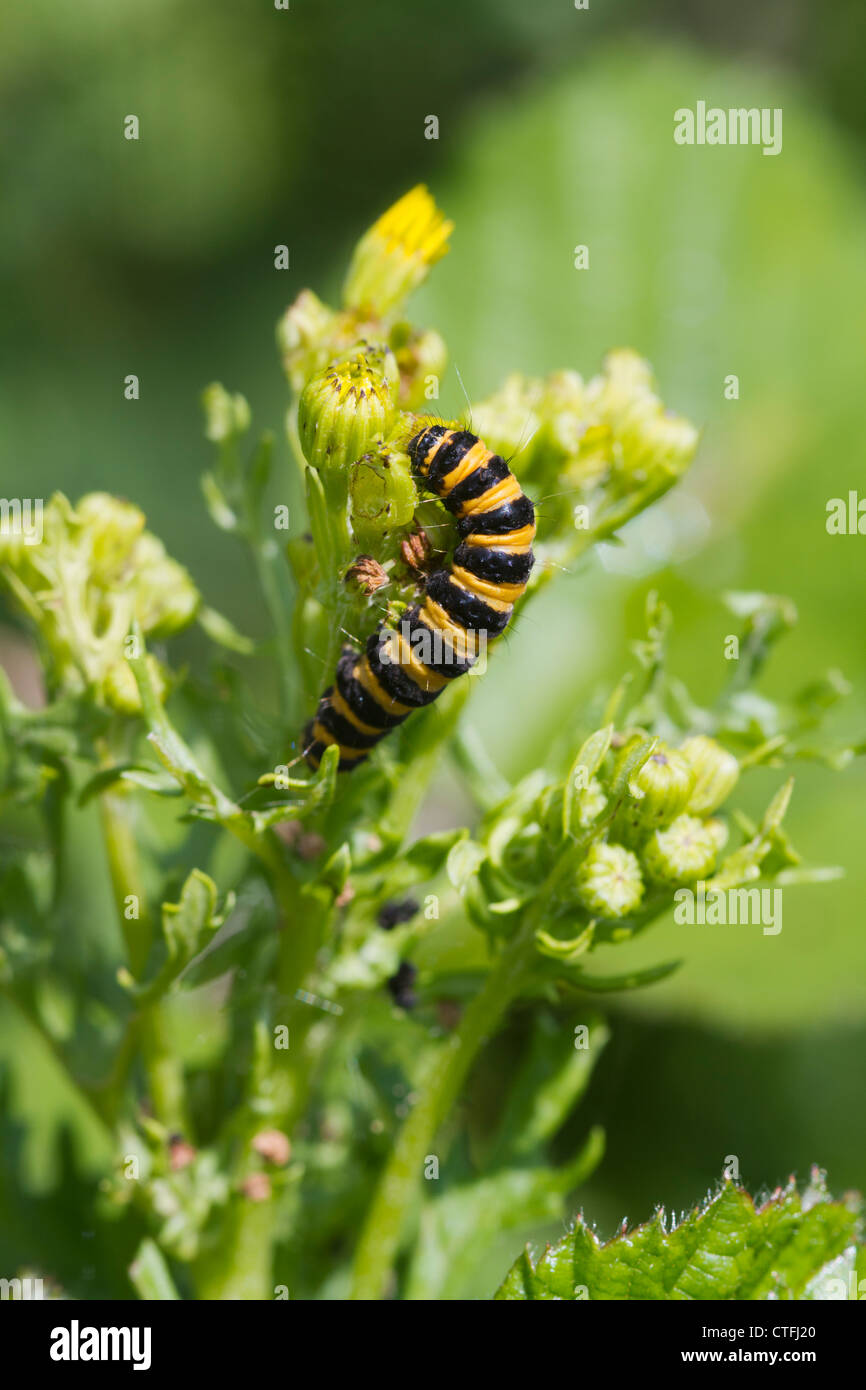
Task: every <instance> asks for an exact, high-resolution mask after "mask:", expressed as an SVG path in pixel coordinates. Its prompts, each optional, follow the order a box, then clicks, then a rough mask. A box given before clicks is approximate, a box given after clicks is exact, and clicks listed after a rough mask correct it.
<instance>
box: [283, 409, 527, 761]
mask: <svg viewBox="0 0 866 1390" xmlns="http://www.w3.org/2000/svg"><path fill="white" fill-rule="evenodd" d="M408 453H409V458H410V460H411V462H412V467H413V469H414V471H415V474H416V476H417V478H418V481H419V483H420V484H421V485H422V486H423V487H425V488H426V489H427V490H428V491H429V492H432V493H435V495H436V496H437V497H438V498H439V499H440V500H441V501H442V502H443V503H444V504H445V506H446V507H447V508H448V510H449V512H451V513H452V515H453V516H454V517H456V518H457V531H458V534H459V536H460V544H459V545H458V546H457V548H456V550H455V551H454V555H453V556H452V559H451V561H450V564H449V565H448V567H447V568H446V569H440V570H436V572H435V573H433V574H431V575H430V576H429V578H428V580H427V585H426V593H425V596H424V599H423V602H421V603H418V604H415V605H414V606H413V607H411V608H409V609H408V610H407V612H406V613H405V614H404V615H403V618H402V621H401V623H400V628H399V630H396V629H394V628H389V627H385V626H384V625H382V626H380V627H378V628H377V629H376V631H375V632H374V633H373V634H372V635H371V636H370V637H369V638H368V640H367V644H366V647H365V650H364V651H363V652H361V653H359V652H356V651H355V650H354V649H353V648H351V647H346V648H345V649H344V651H343V655H342V656H341V658H340V660H339V662H338V664H337V672H336V676H335V678H334V683H333V685H330V686H328V689H327V690H326V691H325V692H324V694H323V695H322V698H321V699H320V701H319V704H318V708H317V710H316V713H315V715H314V717H313V718H312V719H311V720H310V722H309V724H308V725H307V727H306V729H305V731H304V756H305V758H306V760H307V762H308V763H309V765H310V766H311V767H312V768H317V767H318V766H319V762H320V760H321V758H322V755H323V753H324V751H325V749H326V748H327V747H328V746H329V745H331V744H336V745H337V746H338V748H339V750H340V761H339V770H340V771H341V772H350V771H351V770H352V769H353V768H355V767H358V765H359V764H360V763H362V762H364V761H365V759H366V758H367V757H368V756H369V753H370V750H371V749H373V748H375V746H376V744H377V743H378V742H379V740H380V739H382V738H384V737H385V735H386V734H387V733H389V732H390V730H391V729H394V728H396V726H397V725H398V724H402V722H403V720H404V719H407V718H408V717H409V715H410V714H411V713H412V712H413V710H416V709H421V708H423V707H424V706H425V705H429V704H431V703H432V702H433V701H434V700H435V699H436V698H437V696H439V695H441V694H442V691H443V690H445V689H447V687H448V685H449V684H450V682H451V681H452V680H455V679H456V678H457V677H458V676H462V675H465V673H466V672H467V671H468V670H470V668H471V667H472V666H473V665H474V664H475V662H476V661H477V659H478V655H479V653H480V651H481V650H483V648H484V647H485V646H486V643H487V642H488V641H493V640H494V639H495V638H497V637H499V636H500V635H501V634H502V633H503V632H504V631H505V628H506V627H507V626H508V622H509V619H510V618H511V615H512V612H513V611H514V605H515V603H516V602H517V600H518V599H519V598H520V595H521V594H522V593H523V591H524V589H525V588H526V585H527V582H528V580H529V575H530V571H531V570H532V566H533V563H534V556H533V554H532V542H533V540H534V538H535V508H534V506H533V505H532V502H531V501H530V499H529V498H528V497H527V496H526V494H525V493H524V492H523V490H522V489H521V487H520V484H519V483H518V481H517V479H516V478H515V476H514V474H513V473H512V472H511V469H510V468H509V467H508V464H507V463H506V462H505V460H504V459H503V458H501V457H500V456H499V454H494V453H491V451H490V450H489V449H488V448H487V446H486V444H485V443H484V442H483V440H481V439H479V438H478V436H477V435H475V434H471V433H470V432H469V430H460V429H456V430H455V429H450V428H448V427H447V426H445V425H430V426H428V427H427V428H425V429H423V430H421V432H420V433H419V434H416V435H415V436H414V438H413V439H412V440H411V441H410V443H409V445H408Z"/></svg>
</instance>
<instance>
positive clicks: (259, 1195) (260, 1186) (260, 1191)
mask: <svg viewBox="0 0 866 1390" xmlns="http://www.w3.org/2000/svg"><path fill="white" fill-rule="evenodd" d="M271 1191H272V1188H271V1180H270V1178H269V1177H268V1175H267V1173H250V1175H249V1177H247V1178H244V1180H243V1182H242V1183H241V1192H242V1193H243V1194H244V1196H245V1197H246V1198H248V1200H249V1201H250V1202H267V1201H268V1200H269V1199H270V1195H271Z"/></svg>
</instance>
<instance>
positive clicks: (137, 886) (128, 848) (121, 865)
mask: <svg viewBox="0 0 866 1390" xmlns="http://www.w3.org/2000/svg"><path fill="white" fill-rule="evenodd" d="M99 806H100V816H101V819H102V832H103V839H104V842H105V853H106V858H107V860H108V869H109V873H110V876H111V886H112V890H113V893H114V900H115V903H116V906H117V912H118V917H119V920H120V925H121V930H122V932H123V937H124V940H125V942H126V949H127V954H128V957H129V968H130V970H131V972H132V974H133V975H134V976H135V977H136V978H137V979H138V978H140V976H141V974H142V971H143V970H144V967H145V965H146V964H147V957H148V953H149V951H150V946H151V941H152V937H153V925H152V919H151V915H150V912H149V910H148V906H147V898H146V895H145V892H144V885H143V881H142V877H141V866H140V864H139V858H138V847H137V845H136V842H135V836H134V834H133V832H132V827H131V826H130V824H129V820H128V818H127V816H126V815H125V814H124V812H125V810H126V807H125V806H122V805H121V800H120V798H119V797H117V796H114V795H112V794H111V793H110V792H106V793H104V794H103V795H102V796H101V797H100V802H99ZM131 898H135V899H137V902H138V916H137V918H136V917H128V916H127V906H128V903H129V900H130V899H131ZM131 1033H132V1036H133V1037H135V1036H137V1037H138V1038H139V1039H140V1042H141V1049H142V1055H143V1059H144V1065H145V1070H146V1072H147V1078H148V1088H149V1092H150V1098H151V1101H152V1104H153V1110H154V1114H155V1115H156V1117H157V1118H158V1119H159V1120H161V1121H162V1123H163V1124H164V1125H165V1126H166V1127H167V1128H168V1129H170V1130H177V1131H180V1132H181V1133H186V1134H188V1133H189V1132H190V1131H189V1117H188V1115H187V1110H186V1100H185V1094H184V1085H183V1069H182V1066H181V1064H180V1062H179V1060H178V1058H177V1057H176V1056H175V1055H174V1053H173V1051H172V1048H171V1044H170V1041H169V1039H168V1037H167V1035H166V1028H165V1019H164V1015H163V1012H162V1010H161V1007H160V1005H159V1004H153V1005H149V1006H148V1007H146V1008H144V1009H142V1011H141V1013H140V1014H138V1015H137V1017H136V1018H135V1019H134V1020H133V1022H132V1024H131ZM123 1053H124V1056H125V1057H130V1056H131V1049H130V1046H129V1039H125V1040H124V1046H123ZM121 1079H122V1078H121ZM109 1100H110V1102H111V1104H112V1105H114V1104H116V1102H117V1091H116V1088H115V1087H112V1094H110V1096H109Z"/></svg>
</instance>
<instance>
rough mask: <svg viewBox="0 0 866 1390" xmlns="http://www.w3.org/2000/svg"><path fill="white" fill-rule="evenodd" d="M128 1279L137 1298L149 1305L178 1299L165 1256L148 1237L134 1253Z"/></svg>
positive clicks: (178, 1295)
mask: <svg viewBox="0 0 866 1390" xmlns="http://www.w3.org/2000/svg"><path fill="white" fill-rule="evenodd" d="M129 1278H130V1282H131V1283H132V1284H133V1286H134V1288H135V1289H136V1291H137V1293H138V1296H139V1298H143V1299H146V1300H147V1301H148V1302H149V1303H153V1302H156V1301H158V1300H159V1301H163V1300H171V1299H179V1298H180V1294H179V1293H178V1291H177V1289H176V1288H175V1286H174V1280H173V1279H172V1277H171V1274H170V1272H169V1268H168V1264H167V1263H166V1260H165V1256H164V1255H163V1253H162V1251H161V1250H160V1248H159V1246H158V1245H157V1244H156V1241H153V1240H151V1239H150V1237H149V1236H145V1238H144V1240H143V1241H142V1242H141V1244H140V1245H139V1247H138V1250H137V1251H136V1255H135V1259H134V1260H133V1262H132V1264H131V1265H130V1266H129Z"/></svg>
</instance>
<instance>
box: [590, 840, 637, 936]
mask: <svg viewBox="0 0 866 1390" xmlns="http://www.w3.org/2000/svg"><path fill="white" fill-rule="evenodd" d="M577 892H578V897H579V898H580V901H581V902H582V903H583V905H584V907H585V908H586V910H587V912H591V913H592V915H593V916H594V917H603V918H615V917H625V916H626V915H627V914H628V913H629V912H634V910H635V908H636V907H637V906H638V905H639V903H640V900H641V898H642V897H643V879H642V878H641V872H640V864H639V863H638V861H637V856H636V855H634V854H632V852H631V850H629V849H626V847H625V846H624V845H611V844H601V843H598V842H597V843H596V844H594V845H592V846H591V847H590V849H589V851H588V853H587V855H586V858H585V859H584V861H583V863H582V864H581V866H580V868H579V869H578V871H577Z"/></svg>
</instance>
